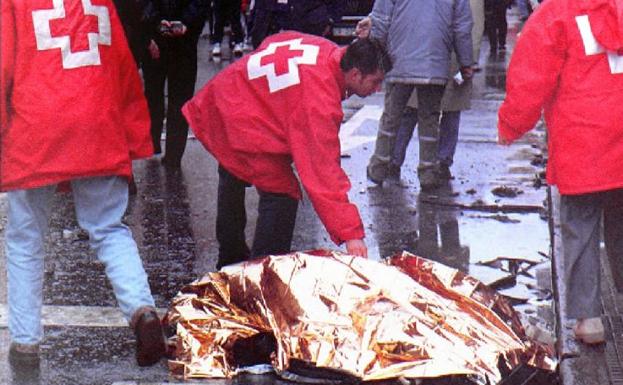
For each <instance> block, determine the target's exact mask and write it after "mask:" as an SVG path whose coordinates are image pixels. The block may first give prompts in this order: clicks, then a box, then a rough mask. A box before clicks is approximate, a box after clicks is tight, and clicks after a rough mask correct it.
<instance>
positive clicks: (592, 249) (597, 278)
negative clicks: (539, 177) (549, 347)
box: [560, 193, 604, 343]
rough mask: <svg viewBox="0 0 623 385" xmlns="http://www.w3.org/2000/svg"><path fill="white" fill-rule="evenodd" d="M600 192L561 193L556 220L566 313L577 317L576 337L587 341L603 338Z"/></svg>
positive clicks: (601, 339) (593, 341)
mask: <svg viewBox="0 0 623 385" xmlns="http://www.w3.org/2000/svg"><path fill="white" fill-rule="evenodd" d="M601 212H602V207H601V195H600V193H593V194H583V195H562V196H561V198H560V224H561V236H562V249H563V250H562V252H563V261H564V284H565V287H566V290H567V296H566V298H567V299H568V302H567V303H566V307H567V314H568V315H569V317H571V318H575V319H577V320H578V323H577V324H576V328H575V334H576V338H577V339H579V340H581V341H584V342H587V343H599V342H602V341H603V340H604V329H603V325H602V323H601V318H600V317H601V301H600V294H599V293H600V289H601V263H600V257H599V240H600V236H599V235H600V224H601Z"/></svg>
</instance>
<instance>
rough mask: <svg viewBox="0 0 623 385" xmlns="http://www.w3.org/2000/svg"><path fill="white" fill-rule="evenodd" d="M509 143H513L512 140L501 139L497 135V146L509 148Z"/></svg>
mask: <svg viewBox="0 0 623 385" xmlns="http://www.w3.org/2000/svg"><path fill="white" fill-rule="evenodd" d="M511 143H513V141H512V140H510V139H505V138H502V137H501V136H500V135H499V134H498V144H501V145H502V146H510V145H511Z"/></svg>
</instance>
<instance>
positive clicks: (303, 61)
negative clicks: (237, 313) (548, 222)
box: [183, 31, 391, 268]
mask: <svg viewBox="0 0 623 385" xmlns="http://www.w3.org/2000/svg"><path fill="white" fill-rule="evenodd" d="M389 69H391V61H390V59H389V56H388V55H387V53H386V51H385V50H384V49H383V47H382V46H381V45H380V44H379V43H378V42H376V41H373V40H367V39H365V40H358V41H356V42H355V43H353V44H352V45H350V46H349V47H348V48H340V47H338V46H337V45H335V44H334V43H332V42H330V41H328V40H326V39H323V38H320V37H316V36H312V35H307V34H301V33H298V32H294V31H289V32H284V33H280V34H276V35H274V36H271V37H269V38H267V39H266V40H265V41H264V43H262V45H261V46H260V48H259V49H258V50H256V51H255V52H253V53H251V54H250V55H247V56H245V57H243V58H242V59H240V60H238V61H237V62H235V63H233V64H231V65H230V66H228V67H227V68H226V69H224V70H223V71H222V72H220V73H219V74H218V75H217V76H216V77H214V78H213V79H212V80H211V81H209V82H208V83H207V84H206V86H205V87H204V88H203V89H202V90H201V91H200V92H199V93H198V94H197V95H196V96H195V97H194V98H193V99H192V100H191V101H190V102H188V103H187V104H186V105H185V106H184V110H183V111H184V116H186V118H187V119H188V120H189V122H190V124H191V126H192V127H193V131H194V132H195V135H196V136H197V138H198V139H199V140H200V141H201V143H202V144H203V145H204V146H205V147H206V149H207V150H208V151H209V152H210V153H211V154H212V155H214V157H215V158H216V160H217V161H218V163H219V167H218V172H219V186H218V202H217V207H218V209H217V218H216V238H217V240H218V242H219V259H218V263H217V268H220V267H222V266H224V265H227V264H231V263H236V262H240V261H244V260H247V259H248V258H258V257H262V256H266V255H277V254H283V253H288V252H290V251H291V242H292V234H293V231H294V224H295V221H296V211H297V207H298V200H299V199H301V190H300V187H299V179H298V178H297V177H296V175H298V177H299V178H300V183H301V184H302V185H303V187H304V188H305V190H306V192H307V194H308V195H309V198H310V200H311V202H312V204H313V206H314V208H315V209H316V212H317V213H318V216H319V217H320V219H321V221H322V222H323V223H324V225H325V227H326V228H327V231H328V233H329V235H330V236H331V239H332V240H333V241H334V242H335V243H336V244H338V245H340V244H342V243H345V244H346V250H347V252H348V253H349V254H351V255H356V256H367V248H366V246H365V243H364V241H363V238H364V229H363V224H362V222H361V218H360V216H359V212H358V210H357V207H356V206H355V205H353V204H352V203H350V202H349V199H348V190H349V189H350V182H349V180H348V177H347V176H346V174H345V173H344V170H342V168H341V165H340V140H339V138H338V131H339V128H340V125H341V123H342V118H343V116H344V113H343V111H342V104H341V102H342V99H344V98H345V97H346V96H347V95H350V94H357V95H359V96H362V97H364V96H368V95H370V94H372V93H373V92H375V91H377V90H379V89H380V86H381V82H382V81H383V77H384V75H385V71H387V70H389ZM310 95H313V97H312V96H310ZM241 105H243V106H244V108H239V106H241ZM292 165H294V167H295V168H296V175H295V173H294V170H293V167H292ZM251 185H253V186H255V187H256V188H257V190H258V193H259V196H260V200H259V206H258V218H257V224H256V227H255V237H254V241H253V245H252V248H251V250H249V248H248V246H247V243H246V237H245V226H246V220H247V219H246V210H245V189H246V188H247V187H250V186H251ZM336 213H339V215H336Z"/></svg>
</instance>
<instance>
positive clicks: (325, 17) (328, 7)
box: [251, 0, 346, 48]
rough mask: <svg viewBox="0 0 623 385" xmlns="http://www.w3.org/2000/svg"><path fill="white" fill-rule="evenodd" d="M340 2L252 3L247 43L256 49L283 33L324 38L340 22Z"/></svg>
mask: <svg viewBox="0 0 623 385" xmlns="http://www.w3.org/2000/svg"><path fill="white" fill-rule="evenodd" d="M345 3H346V2H345V1H344V0H255V5H254V7H253V11H252V25H253V27H252V28H251V41H252V43H253V47H255V48H257V47H258V46H259V45H260V44H261V43H262V41H263V40H264V39H265V38H266V37H267V36H270V35H272V34H274V33H277V32H279V31H283V30H292V31H299V32H303V33H308V34H311V35H316V36H324V37H328V36H330V35H331V28H332V26H333V24H334V23H336V22H338V21H340V20H341V18H342V15H343V14H344V11H345V8H346V5H345Z"/></svg>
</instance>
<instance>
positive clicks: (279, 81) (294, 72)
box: [247, 38, 320, 93]
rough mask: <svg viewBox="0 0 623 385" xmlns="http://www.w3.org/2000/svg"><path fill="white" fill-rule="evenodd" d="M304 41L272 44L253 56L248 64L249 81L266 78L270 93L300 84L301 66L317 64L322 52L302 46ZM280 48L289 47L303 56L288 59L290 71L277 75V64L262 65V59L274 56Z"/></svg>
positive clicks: (313, 47)
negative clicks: (300, 52)
mask: <svg viewBox="0 0 623 385" xmlns="http://www.w3.org/2000/svg"><path fill="white" fill-rule="evenodd" d="M302 41H303V39H302V38H299V39H293V40H287V41H282V42H276V43H270V44H269V45H268V47H266V49H264V50H263V51H260V52H257V53H255V54H253V55H251V56H250V57H249V61H248V62H247V72H248V74H249V79H251V80H252V79H257V78H260V77H262V76H266V78H267V79H268V88H269V90H270V93H273V92H276V91H279V90H282V89H284V88H288V87H291V86H293V85H296V84H299V83H300V82H301V79H300V77H299V67H298V66H299V64H312V65H313V64H316V61H317V60H318V52H319V51H320V48H319V47H318V46H315V45H309V44H301V42H302ZM279 47H288V50H289V51H302V54H301V55H300V56H292V57H288V58H287V61H288V62H287V64H288V71H287V72H286V73H283V74H280V75H277V71H276V68H275V62H274V61H273V62H270V63H266V64H264V65H262V59H263V58H264V57H267V56H270V55H273V54H274V53H275V52H276V51H277V49H278V48H279Z"/></svg>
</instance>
